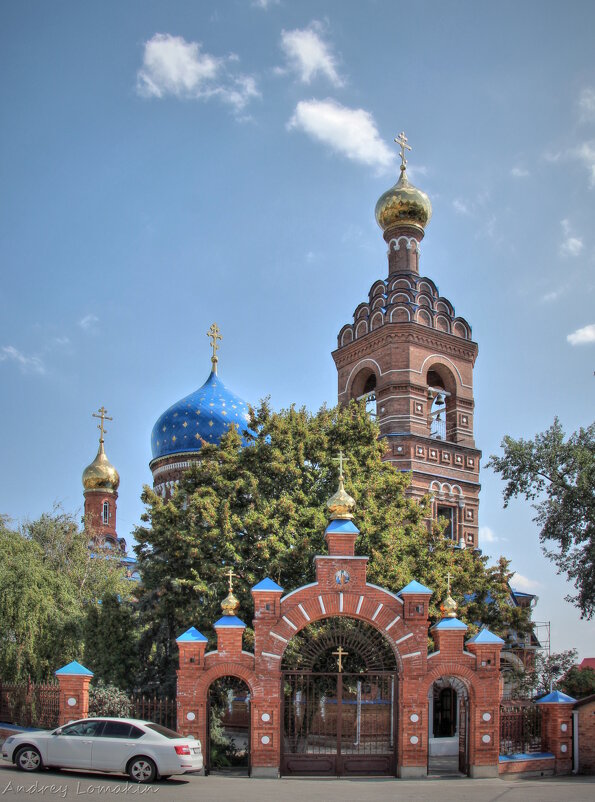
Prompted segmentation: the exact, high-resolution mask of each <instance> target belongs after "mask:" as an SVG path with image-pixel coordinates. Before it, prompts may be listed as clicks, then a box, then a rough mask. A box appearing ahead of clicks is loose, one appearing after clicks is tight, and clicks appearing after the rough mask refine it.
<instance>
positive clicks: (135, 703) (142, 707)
mask: <svg viewBox="0 0 595 802" xmlns="http://www.w3.org/2000/svg"><path fill="white" fill-rule="evenodd" d="M130 702H131V705H132V712H131V714H130V715H131V717H132V718H138V719H144V720H145V721H154V722H155V723H156V724H161V726H162V727H169V729H170V730H175V729H176V724H177V715H178V711H177V703H176V700H175V699H165V698H159V697H157V696H138V695H135V696H133V697H132V698H131V699H130Z"/></svg>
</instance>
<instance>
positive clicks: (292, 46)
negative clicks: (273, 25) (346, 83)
mask: <svg viewBox="0 0 595 802" xmlns="http://www.w3.org/2000/svg"><path fill="white" fill-rule="evenodd" d="M323 31H324V28H323V26H322V25H321V23H320V22H317V21H314V22H311V23H310V25H309V26H308V27H307V28H302V29H299V28H297V29H296V30H294V31H285V30H283V31H281V47H282V49H283V52H284V53H285V56H286V58H287V61H288V63H289V66H290V68H291V69H292V70H294V71H295V72H296V73H297V74H298V77H299V79H300V81H301V82H302V83H304V84H309V83H310V82H311V81H312V79H313V78H315V77H316V76H317V75H318V74H320V75H323V76H324V77H325V78H328V80H329V81H330V82H331V84H332V85H333V86H342V85H343V79H342V78H341V77H340V75H339V73H338V72H337V63H336V59H335V56H334V55H333V54H332V52H331V49H330V47H329V45H328V43H327V42H325V41H324V39H322V37H321V34H322V32H323Z"/></svg>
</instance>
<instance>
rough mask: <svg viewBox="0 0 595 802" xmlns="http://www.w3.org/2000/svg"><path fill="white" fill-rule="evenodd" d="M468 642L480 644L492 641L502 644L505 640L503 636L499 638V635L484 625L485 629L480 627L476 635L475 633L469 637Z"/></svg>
mask: <svg viewBox="0 0 595 802" xmlns="http://www.w3.org/2000/svg"><path fill="white" fill-rule="evenodd" d="M467 643H480V644H481V643H484V644H490V643H491V644H501V645H502V644H503V643H504V641H503V640H502V638H499V637H498V635H494V633H493V632H490V630H489V629H488V628H487V627H483V629H480V630H479V632H478V633H477V634H476V635H474V636H473V637H472V638H469V640H468V641H467Z"/></svg>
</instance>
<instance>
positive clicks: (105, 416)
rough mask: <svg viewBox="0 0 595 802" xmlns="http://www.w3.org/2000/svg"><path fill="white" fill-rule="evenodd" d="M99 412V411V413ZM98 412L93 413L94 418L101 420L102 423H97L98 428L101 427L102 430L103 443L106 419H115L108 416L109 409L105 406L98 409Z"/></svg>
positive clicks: (100, 430) (100, 439) (100, 438)
mask: <svg viewBox="0 0 595 802" xmlns="http://www.w3.org/2000/svg"><path fill="white" fill-rule="evenodd" d="M97 412H98V413H99V415H98V414H97ZM97 412H92V413H91V415H92V416H93V417H94V418H99V419H100V421H101V422H100V423H98V424H97V428H98V429H99V432H100V437H99V442H100V443H103V435H104V434H105V426H104V425H103V424H104V422H105V421H106V420H113V418H110V417H109V416H108V414H107V409H106V408H105V407H100V408H99V409H98V410H97Z"/></svg>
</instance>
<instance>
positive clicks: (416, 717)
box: [409, 713, 419, 724]
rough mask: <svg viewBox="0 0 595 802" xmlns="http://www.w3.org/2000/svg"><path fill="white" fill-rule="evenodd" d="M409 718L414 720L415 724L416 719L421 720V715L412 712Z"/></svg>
mask: <svg viewBox="0 0 595 802" xmlns="http://www.w3.org/2000/svg"><path fill="white" fill-rule="evenodd" d="M409 720H410V721H413V723H414V724H415V722H416V721H419V716H418V715H417V713H412V714H411V715H410V716H409Z"/></svg>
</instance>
